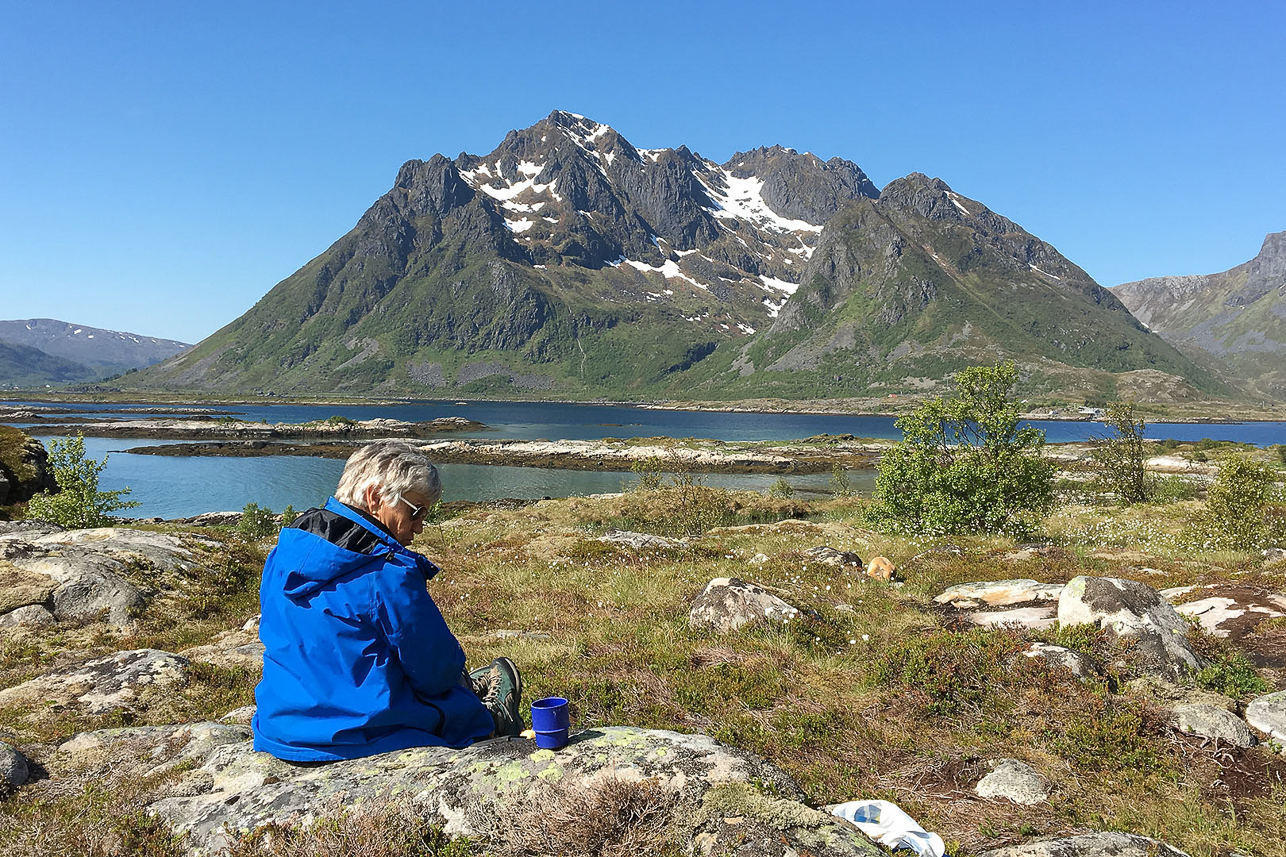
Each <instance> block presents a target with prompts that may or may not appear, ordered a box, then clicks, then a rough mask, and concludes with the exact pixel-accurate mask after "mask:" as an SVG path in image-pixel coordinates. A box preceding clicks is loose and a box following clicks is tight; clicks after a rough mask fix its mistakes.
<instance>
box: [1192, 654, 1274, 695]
mask: <svg viewBox="0 0 1286 857" xmlns="http://www.w3.org/2000/svg"><path fill="white" fill-rule="evenodd" d="M1197 686H1198V687H1200V688H1202V689H1204V690H1213V691H1215V692H1216V693H1222V694H1223V695H1224V696H1229V697H1232V698H1233V699H1244V698H1246V697H1248V696H1257V695H1259V694H1261V693H1267V692H1268V691H1269V690H1270V687H1269V685H1268V682H1266V681H1264V680H1263V679H1262V678H1260V677H1259V675H1258V674H1257V673H1256V672H1255V665H1254V664H1252V663H1251V662H1250V658H1248V657H1246V656H1245V655H1244V654H1242V653H1241V652H1229V653H1227V654H1225V655H1223V656H1221V657H1218V658H1216V660H1215V662H1214V663H1213V664H1211V665H1210V666H1208V667H1206V668H1205V669H1203V670H1202V671H1201V672H1199V673H1197Z"/></svg>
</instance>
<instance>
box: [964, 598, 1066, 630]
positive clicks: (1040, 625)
mask: <svg viewBox="0 0 1286 857" xmlns="http://www.w3.org/2000/svg"><path fill="white" fill-rule="evenodd" d="M968 618H969V621H970V622H972V623H973V624H975V625H980V626H982V627H984V628H1001V627H1004V626H1007V625H1008V626H1013V627H1017V628H1031V629H1033V630H1042V629H1044V628H1052V627H1054V622H1055V621H1056V619H1055V618H1054V605H1052V604H1049V605H1046V606H1044V607H1015V608H1014V609H1012V610H978V611H975V612H972V613H969V614H968Z"/></svg>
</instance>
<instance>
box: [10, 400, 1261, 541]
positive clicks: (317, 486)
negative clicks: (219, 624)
mask: <svg viewBox="0 0 1286 857" xmlns="http://www.w3.org/2000/svg"><path fill="white" fill-rule="evenodd" d="M33 404H34V403H33ZM123 407H129V406H126V405H120V404H114V405H87V406H85V407H84V413H85V414H86V415H87V416H109V415H121V416H124V414H120V410H121V408H123ZM198 407H201V406H200V405H194V406H193V408H194V409H196V408H198ZM217 409H218V410H220V411H230V412H233V413H234V414H235V415H236V416H237V417H238V418H240V419H244V420H253V421H258V420H263V421H266V422H289V423H295V422H306V421H308V420H316V419H325V418H327V417H330V416H335V415H339V416H344V417H348V418H350V419H373V418H377V417H380V418H386V419H399V420H417V421H419V420H431V419H434V418H437V417H446V416H462V417H467V418H469V419H472V420H477V421H478V422H482V423H485V424H486V425H487V426H488V427H489V428H488V429H487V430H485V431H479V432H459V433H454V432H453V433H451V434H449V435H444V437H483V438H496V439H500V438H506V439H523V440H535V439H542V438H543V439H546V440H560V439H567V440H588V439H599V438H606V437H616V438H634V437H675V438H683V437H697V438H713V439H716V440H795V439H801V438H806V437H811V436H813V435H818V434H851V435H854V436H856V437H869V438H897V437H898V436H899V435H900V433H899V432H898V430H897V428H896V426H895V425H894V418H893V417H891V416H851V415H843V414H764V413H744V412H711V411H680V410H666V409H649V408H636V407H629V406H619V405H583V404H564V403H541V402H472V403H469V404H467V405H456V404H452V403H449V402H416V403H406V404H398V405H352V406H350V405H272V404H263V405H260V404H254V405H234V406H229V407H226V408H225V407H223V406H217ZM131 416H135V417H137V416H140V415H138V414H134V415H131ZM1032 424H1033V425H1035V426H1037V427H1039V428H1042V429H1044V430H1045V432H1046V438H1047V439H1048V441H1049V442H1051V443H1059V442H1065V441H1077V440H1086V439H1088V438H1090V437H1092V436H1094V435H1096V434H1099V433H1101V432H1102V430H1103V427H1102V425H1101V424H1099V423H1094V422H1062V421H1048V420H1038V421H1033V423H1032ZM33 429H34V427H33ZM34 431H38V429H34ZM1148 435H1149V436H1150V437H1154V438H1167V437H1171V438H1174V439H1176V440H1182V441H1191V440H1200V439H1201V438H1206V437H1209V438H1213V439H1216V440H1234V441H1239V442H1243V443H1252V444H1256V445H1259V446H1264V445H1268V444H1273V443H1283V442H1286V423H1281V422H1276V423H1157V424H1153V425H1149V426H1148ZM46 442H48V439H47V438H46ZM161 443H162V442H161V441H148V440H136V439H130V438H102V437H86V439H85V447H86V451H87V452H88V453H89V454H90V455H91V456H93V457H95V458H100V459H101V458H102V457H103V456H104V455H107V454H109V453H110V458H109V459H108V462H107V467H106V469H105V470H104V471H103V474H102V477H101V487H102V488H104V489H117V488H124V487H127V486H128V487H129V488H131V489H132V494H131V495H130V498H131V499H133V500H136V501H138V502H139V503H140V505H139V507H138V508H137V509H135V510H133V511H132V512H130V513H129V514H131V515H136V516H139V517H152V516H157V517H163V518H173V517H181V516H188V515H195V514H199V513H201V512H208V511H217V510H230V509H240V508H242V507H243V506H245V504H246V503H250V502H254V503H258V504H259V505H260V506H268V507H269V508H272V509H275V510H280V509H282V508H283V507H285V506H286V505H288V504H289V505H292V506H294V507H295V509H304V508H307V507H309V506H313V505H317V504H318V503H320V502H322V501H324V500H325V498H326V497H327V496H328V495H329V494H330V492H331V491H332V490H333V489H334V487H335V483H336V481H337V480H338V478H339V474H340V471H341V470H342V469H343V462H342V461H338V460H333V459H321V458H305V457H300V456H273V457H264V458H223V457H215V456H210V457H201V456H193V457H171V456H153V455H130V454H126V453H124V452H123V450H126V449H130V448H133V447H138V446H154V445H159V444H161ZM440 469H441V471H442V478H443V484H444V489H445V493H444V499H446V500H462V499H464V500H491V499H499V498H503V497H518V498H539V497H562V496H569V495H577V494H579V495H584V494H594V493H607V492H613V491H620V490H622V489H626V488H628V487H629V486H630V485H632V484H633V483H634V481H635V478H636V477H635V475H634V474H632V473H622V472H599V471H579V470H545V469H541V468H532V467H509V466H499V465H470V464H446V465H442V466H441V468H440ZM850 479H851V484H852V487H853V489H854V490H857V491H859V492H869V491H870V489H871V488H872V486H873V483H874V473H873V472H871V471H862V472H853V473H852V474H850ZM776 480H777V477H776V476H773V475H741V474H735V475H733V474H711V475H709V476H706V477H704V478H703V482H704V483H705V484H707V485H711V486H714V487H728V488H744V489H748V490H760V491H762V490H765V489H767V488H768V487H769V486H770V485H772V483H773V482H775V481H776ZM829 480H830V477H829V474H811V475H804V476H790V477H787V481H788V482H789V483H790V484H791V485H792V487H793V488H794V489H795V490H796V491H798V492H800V493H801V495H806V494H807V493H809V492H813V491H824V490H826V489H827V487H828V483H829Z"/></svg>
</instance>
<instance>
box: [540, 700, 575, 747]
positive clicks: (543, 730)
mask: <svg viewBox="0 0 1286 857" xmlns="http://www.w3.org/2000/svg"><path fill="white" fill-rule="evenodd" d="M531 728H532V731H534V732H535V733H536V746H537V747H540V748H541V749H542V750H558V749H560V748H562V747H566V746H567V736H568V734H569V733H570V731H571V713H570V712H569V711H568V710H567V700H565V699H563V698H562V697H561V696H547V697H545V698H544V699H537V700H536V701H535V702H533V703H532V704H531Z"/></svg>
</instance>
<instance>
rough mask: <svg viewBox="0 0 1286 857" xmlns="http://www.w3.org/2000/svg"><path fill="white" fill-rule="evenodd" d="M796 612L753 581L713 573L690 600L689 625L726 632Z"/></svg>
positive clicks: (790, 616) (779, 619)
mask: <svg viewBox="0 0 1286 857" xmlns="http://www.w3.org/2000/svg"><path fill="white" fill-rule="evenodd" d="M798 615H799V611H798V610H797V609H795V608H794V607H792V606H791V605H790V604H787V603H786V602H785V601H783V600H781V599H780V598H778V597H777V596H776V595H773V594H772V593H771V592H769V591H768V590H766V589H764V588H763V587H762V586H760V585H758V584H756V583H751V582H749V581H746V580H741V579H740V578H737V577H716V578H715V579H714V580H712V581H710V582H709V583H707V584H706V588H705V589H704V590H702V592H701V594H700V595H698V596H697V597H696V600H695V601H693V602H692V607H691V609H689V610H688V626H689V627H691V628H699V629H703V630H707V631H714V632H716V633H719V634H727V633H730V632H732V631H736V630H737V629H739V628H742V627H744V626H746V625H754V624H759V623H769V624H777V625H780V624H782V623H784V622H789V621H790V620H792V619H794V618H795V617H796V616H798Z"/></svg>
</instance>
